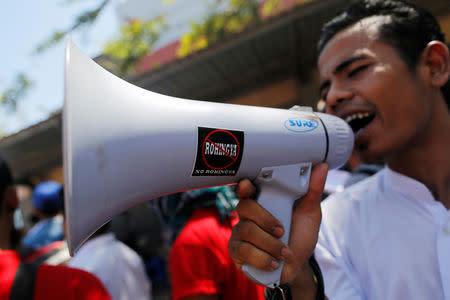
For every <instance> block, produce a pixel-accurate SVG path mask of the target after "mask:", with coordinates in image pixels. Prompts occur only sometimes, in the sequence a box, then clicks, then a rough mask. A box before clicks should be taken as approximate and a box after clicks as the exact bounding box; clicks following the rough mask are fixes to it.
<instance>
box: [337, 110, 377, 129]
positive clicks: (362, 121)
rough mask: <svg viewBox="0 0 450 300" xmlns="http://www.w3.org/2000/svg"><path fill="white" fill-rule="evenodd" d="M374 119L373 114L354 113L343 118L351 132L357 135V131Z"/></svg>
mask: <svg viewBox="0 0 450 300" xmlns="http://www.w3.org/2000/svg"><path fill="white" fill-rule="evenodd" d="M374 118H375V114H374V113H368V112H365V113H354V114H351V115H348V116H346V117H345V118H344V120H345V122H347V124H348V125H350V127H351V128H352V130H353V133H357V132H358V131H359V130H361V129H363V128H364V127H366V126H367V125H368V124H369V123H370V122H372V120H373V119H374Z"/></svg>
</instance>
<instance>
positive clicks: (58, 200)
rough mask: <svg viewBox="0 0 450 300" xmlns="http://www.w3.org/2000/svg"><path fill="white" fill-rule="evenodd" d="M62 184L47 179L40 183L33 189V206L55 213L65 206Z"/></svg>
mask: <svg viewBox="0 0 450 300" xmlns="http://www.w3.org/2000/svg"><path fill="white" fill-rule="evenodd" d="M61 190H62V184H61V183H59V182H56V181H46V182H43V183H40V184H38V185H37V186H36V187H35V188H34V191H33V206H34V207H35V208H36V209H37V210H39V211H40V212H42V213H46V214H55V213H57V212H58V211H60V210H61V209H62V207H63V199H62V193H61Z"/></svg>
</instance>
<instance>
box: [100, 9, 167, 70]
mask: <svg viewBox="0 0 450 300" xmlns="http://www.w3.org/2000/svg"><path fill="white" fill-rule="evenodd" d="M166 27H167V25H166V23H165V18H164V16H158V17H156V18H155V19H153V20H150V21H141V20H133V21H131V22H129V23H128V24H125V25H123V26H122V27H121V29H120V36H119V37H118V38H116V39H114V40H111V41H110V42H108V43H107V44H106V45H105V47H104V50H103V54H104V55H106V56H108V58H110V59H111V60H112V63H111V61H109V60H107V61H105V62H102V61H101V60H100V61H99V63H100V64H102V65H103V66H104V67H106V68H107V69H109V70H111V71H112V72H114V73H116V74H117V75H118V76H127V75H132V73H133V67H134V65H135V64H136V63H137V62H138V61H140V60H141V59H142V58H143V57H144V56H145V55H147V53H149V52H150V51H151V48H152V46H153V44H154V43H155V42H156V41H157V40H158V38H159V36H160V34H161V32H162V30H163V29H164V28H166Z"/></svg>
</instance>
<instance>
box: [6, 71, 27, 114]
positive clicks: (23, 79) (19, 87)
mask: <svg viewBox="0 0 450 300" xmlns="http://www.w3.org/2000/svg"><path fill="white" fill-rule="evenodd" d="M32 86H33V82H32V81H31V80H30V79H29V78H28V77H27V76H26V75H25V74H23V73H19V74H18V75H17V76H16V78H15V80H14V83H13V85H12V86H11V87H10V88H8V89H6V90H5V91H3V93H2V94H1V95H0V104H2V105H6V106H7V107H8V108H9V109H11V110H14V109H15V108H16V106H17V100H18V99H19V98H22V97H23V96H24V95H25V94H26V93H27V92H28V90H29V89H30V88H31V87H32Z"/></svg>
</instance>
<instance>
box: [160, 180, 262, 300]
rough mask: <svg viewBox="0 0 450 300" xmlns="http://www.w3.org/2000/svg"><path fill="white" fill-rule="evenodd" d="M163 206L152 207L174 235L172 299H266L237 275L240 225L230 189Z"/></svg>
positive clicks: (176, 198)
mask: <svg viewBox="0 0 450 300" xmlns="http://www.w3.org/2000/svg"><path fill="white" fill-rule="evenodd" d="M159 201H160V202H161V203H159V204H158V201H156V202H155V201H152V202H153V203H152V205H155V206H157V207H159V213H161V214H162V215H164V217H163V220H164V219H167V221H166V222H165V223H166V224H167V225H168V226H169V227H170V228H171V229H172V232H173V233H174V235H173V237H172V238H171V240H172V241H173V240H174V242H173V244H172V246H171V249H170V253H169V272H170V281H171V292H172V299H173V300H181V299H183V300H188V299H189V300H192V299H196V300H198V299H233V300H241V299H242V300H244V299H245V300H246V299H255V300H258V299H264V298H265V297H264V291H265V289H264V287H262V286H259V285H257V284H255V283H253V282H252V281H250V280H249V279H248V278H247V277H246V276H245V275H244V274H243V273H242V272H241V271H240V270H238V269H237V268H236V266H235V264H234V263H233V261H232V259H231V256H230V254H229V252H228V248H227V244H228V240H229V239H230V237H231V228H232V226H234V225H235V224H237V223H238V221H239V220H238V217H237V214H236V212H234V208H235V205H236V203H237V201H238V200H237V197H236V194H235V193H234V190H233V189H232V188H231V187H229V186H226V187H213V188H209V189H201V190H193V191H187V192H184V193H179V194H174V195H169V196H166V197H163V198H162V199H160V200H159ZM162 208H167V211H163V209H162Z"/></svg>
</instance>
